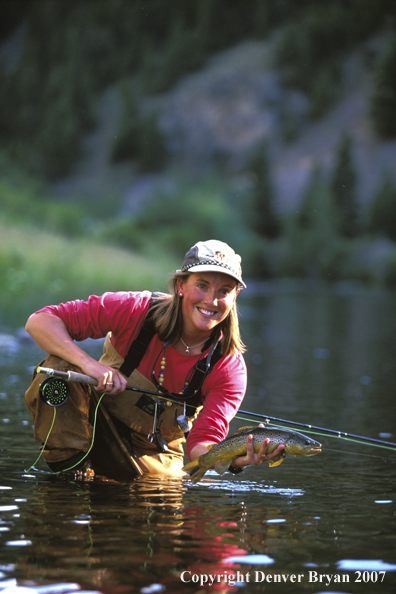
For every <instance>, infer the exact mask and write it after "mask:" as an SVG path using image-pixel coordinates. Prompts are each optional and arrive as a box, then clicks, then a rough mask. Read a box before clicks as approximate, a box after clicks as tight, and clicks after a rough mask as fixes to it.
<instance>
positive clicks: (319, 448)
mask: <svg viewBox="0 0 396 594" xmlns="http://www.w3.org/2000/svg"><path fill="white" fill-rule="evenodd" d="M321 451H322V444H320V445H319V446H314V447H312V448H308V449H307V450H306V452H305V455H306V456H315V454H320V452H321Z"/></svg>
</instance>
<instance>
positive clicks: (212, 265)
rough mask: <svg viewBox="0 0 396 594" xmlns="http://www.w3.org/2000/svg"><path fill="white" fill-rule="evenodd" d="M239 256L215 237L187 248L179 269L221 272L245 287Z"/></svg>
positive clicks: (183, 270)
mask: <svg viewBox="0 0 396 594" xmlns="http://www.w3.org/2000/svg"><path fill="white" fill-rule="evenodd" d="M241 261H242V259H241V257H240V256H239V255H238V254H236V253H235V252H234V250H233V249H232V248H230V246H229V245H227V244H226V243H224V242H222V241H218V240H217V239H209V240H208V241H198V243H196V244H195V245H193V247H192V248H191V249H189V250H188V252H187V253H186V255H185V257H184V262H183V266H182V267H181V270H176V273H179V274H180V273H183V272H222V273H224V274H228V275H229V276H232V277H233V278H235V280H237V281H238V283H239V284H240V285H241V286H242V287H244V288H246V285H245V283H244V282H243V280H242V268H241Z"/></svg>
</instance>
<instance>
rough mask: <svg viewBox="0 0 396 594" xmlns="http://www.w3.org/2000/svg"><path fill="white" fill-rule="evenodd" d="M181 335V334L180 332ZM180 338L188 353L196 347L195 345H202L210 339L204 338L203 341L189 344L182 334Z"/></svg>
mask: <svg viewBox="0 0 396 594" xmlns="http://www.w3.org/2000/svg"><path fill="white" fill-rule="evenodd" d="M179 336H180V334H179ZM180 340H181V341H182V343H183V344H184V346H185V347H186V355H189V354H190V349H195V347H197V346H201V344H204V342H206V341H207V340H208V339H207V338H205V340H203V341H202V342H199V343H198V344H194V345H193V346H188V345H187V344H186V343H185V342H184V340H183V339H182V337H181V336H180Z"/></svg>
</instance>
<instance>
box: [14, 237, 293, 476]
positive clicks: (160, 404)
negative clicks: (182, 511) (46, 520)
mask: <svg viewBox="0 0 396 594" xmlns="http://www.w3.org/2000/svg"><path fill="white" fill-rule="evenodd" d="M169 286H170V293H169V294H166V295H165V294H153V293H151V292H149V291H142V292H117V293H105V294H104V295H102V296H100V297H97V296H91V297H89V299H88V300H87V301H79V300H77V301H71V302H68V303H63V304H60V305H57V306H48V307H45V308H43V309H42V310H40V311H38V312H36V313H34V314H33V315H32V316H30V318H29V320H28V322H27V325H26V329H27V330H28V332H30V334H31V335H32V336H33V338H34V339H35V340H36V342H37V344H38V345H39V346H40V347H41V348H42V349H44V350H45V351H47V352H48V353H49V355H50V357H49V360H47V361H46V362H45V363H42V365H43V366H45V367H56V368H57V369H59V370H69V369H74V370H81V371H82V372H83V373H84V374H85V375H88V376H91V377H92V378H94V380H96V382H97V386H96V388H95V389H93V388H92V387H90V386H84V389H82V388H81V386H76V385H73V384H70V386H69V387H70V389H69V395H68V399H67V401H66V402H65V403H64V404H62V406H60V407H59V409H57V411H56V418H55V416H54V417H52V415H51V414H49V411H48V402H45V399H42V398H40V397H39V390H40V385H41V382H40V379H39V377H38V375H37V374H35V376H34V379H33V382H32V385H31V386H30V388H29V389H28V390H27V392H26V397H25V400H26V404H27V406H28V408H29V410H30V411H31V413H32V416H33V418H34V421H35V437H36V439H37V440H38V441H40V442H41V443H42V444H44V447H43V456H44V459H45V460H46V462H47V464H48V465H49V466H50V468H51V469H52V470H53V471H54V472H64V471H70V470H71V469H74V470H75V469H80V471H81V472H83V473H84V471H86V469H87V468H88V467H89V469H90V472H91V473H92V472H104V473H106V474H109V472H110V473H113V474H114V473H115V472H117V470H119V471H122V472H123V473H124V472H125V464H121V465H120V460H119V459H117V458H120V457H121V454H119V455H118V454H117V447H116V445H117V444H118V446H119V450H122V452H123V455H124V458H125V455H126V457H127V459H129V460H130V468H132V472H133V473H135V474H139V473H150V472H153V473H171V474H175V473H181V469H182V467H183V454H184V450H183V444H184V442H185V441H186V439H187V443H186V452H187V455H188V456H189V457H190V459H195V458H196V457H198V456H200V455H201V454H204V453H206V452H207V451H208V450H209V449H210V447H211V446H212V445H213V444H215V443H218V442H220V441H222V440H223V439H224V438H225V437H226V436H227V433H228V429H229V423H230V421H231V420H232V419H233V417H234V416H235V414H236V412H237V411H238V409H239V406H240V405H241V402H242V399H243V397H244V394H245V390H246V366H245V362H244V359H243V354H242V353H243V351H244V345H243V343H242V341H241V337H240V333H239V324H238V315H237V310H236V299H237V296H238V293H239V291H240V289H241V288H242V287H245V283H244V282H243V280H242V271H241V258H240V256H238V254H236V253H235V252H234V250H233V249H232V248H230V247H229V246H228V245H227V244H225V243H223V242H220V241H217V240H209V241H206V242H198V243H197V244H195V245H194V246H193V247H192V248H191V249H190V250H189V251H188V252H187V254H186V256H185V259H184V262H183V266H182V268H181V269H180V270H177V271H176V272H175V273H174V275H173V277H172V279H171V281H170V285H169ZM104 337H106V340H105V343H104V352H103V356H102V357H101V359H100V361H96V360H95V359H93V358H92V357H90V356H89V355H88V354H87V353H86V352H85V351H83V350H82V349H81V348H80V347H79V346H78V344H76V342H75V341H81V340H85V339H87V338H93V339H98V338H104ZM127 388H134V389H135V391H134V392H133V394H131V391H128V392H127V391H126V390H127ZM41 392H42V390H41ZM147 392H151V395H149V394H147ZM100 394H102V395H103V397H101V399H100V401H99V403H98V399H99V395H100ZM154 394H158V396H157V395H154ZM99 405H100V406H99ZM187 407H188V411H187ZM97 414H99V417H98V418H99V424H98V427H99V429H98V430H97V431H96V435H95V434H94V433H95V432H94V429H93V427H94V426H96V423H95V422H93V418H95V419H96V415H97ZM194 421H195V422H194ZM193 422H194V424H193ZM109 428H110V429H109ZM109 435H110V437H109ZM282 447H283V446H279V447H278V448H277V449H276V450H275V451H274V452H273V453H272V454H267V453H266V448H267V443H264V444H263V447H262V448H261V449H260V451H259V452H258V453H254V450H253V445H252V436H251V435H250V436H249V437H248V439H247V454H246V455H245V456H240V457H238V458H236V459H235V460H234V461H233V467H235V468H238V471H239V469H240V468H243V467H244V466H246V465H250V464H259V463H261V462H264V461H266V460H268V459H269V458H271V457H272V456H275V455H277V454H279V452H280V451H281V450H282ZM106 461H107V463H106ZM81 469H82V470H81Z"/></svg>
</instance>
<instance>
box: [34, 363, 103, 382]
mask: <svg viewBox="0 0 396 594" xmlns="http://www.w3.org/2000/svg"><path fill="white" fill-rule="evenodd" d="M36 371H37V373H44V374H45V375H48V376H50V377H60V378H62V379H65V380H66V381H68V382H78V383H81V384H90V385H91V386H97V384H98V382H97V381H96V379H94V378H93V377H91V376H89V375H85V374H84V373H77V371H58V370H57V369H51V368H50V367H37V369H36Z"/></svg>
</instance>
